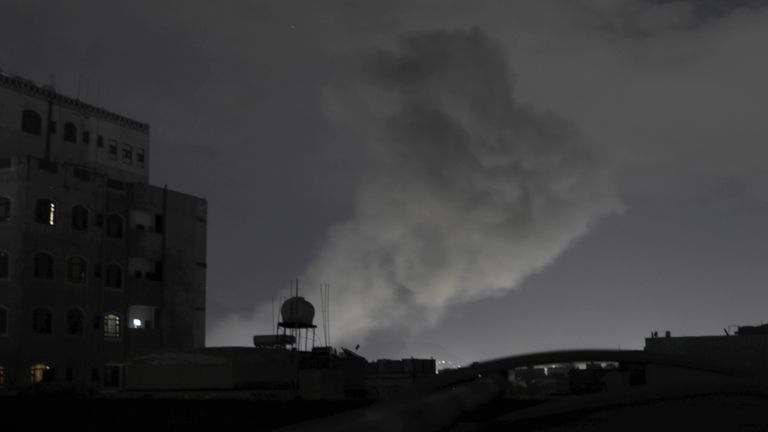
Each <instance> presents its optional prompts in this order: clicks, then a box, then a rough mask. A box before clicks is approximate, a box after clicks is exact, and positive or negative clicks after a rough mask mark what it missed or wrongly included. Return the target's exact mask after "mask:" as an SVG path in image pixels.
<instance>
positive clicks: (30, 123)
mask: <svg viewBox="0 0 768 432" xmlns="http://www.w3.org/2000/svg"><path fill="white" fill-rule="evenodd" d="M21 130H22V131H24V132H27V133H31V134H32V135H37V136H40V135H42V134H43V119H42V118H41V117H40V114H38V113H37V112H35V111H32V110H24V112H23V113H21Z"/></svg>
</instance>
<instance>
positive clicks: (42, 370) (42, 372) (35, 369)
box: [29, 363, 52, 384]
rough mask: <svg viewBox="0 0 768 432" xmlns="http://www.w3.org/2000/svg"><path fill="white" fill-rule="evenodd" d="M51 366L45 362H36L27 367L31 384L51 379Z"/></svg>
mask: <svg viewBox="0 0 768 432" xmlns="http://www.w3.org/2000/svg"><path fill="white" fill-rule="evenodd" d="M51 371H52V369H51V367H50V366H48V365H47V364H42V363H40V364H36V365H32V367H30V368H29V375H30V382H31V383H32V384H37V383H41V382H43V381H48V380H50V379H51Z"/></svg>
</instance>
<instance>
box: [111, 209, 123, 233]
mask: <svg viewBox="0 0 768 432" xmlns="http://www.w3.org/2000/svg"><path fill="white" fill-rule="evenodd" d="M107 237H111V238H123V218H122V217H120V215H116V214H111V215H109V216H107Z"/></svg>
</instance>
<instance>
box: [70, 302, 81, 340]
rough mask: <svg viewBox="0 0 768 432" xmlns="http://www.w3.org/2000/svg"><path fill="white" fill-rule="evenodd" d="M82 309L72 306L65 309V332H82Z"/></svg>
mask: <svg viewBox="0 0 768 432" xmlns="http://www.w3.org/2000/svg"><path fill="white" fill-rule="evenodd" d="M83 316H84V314H83V311H82V310H80V308H77V307H73V308H72V309H70V310H68V311H67V334H68V335H71V336H80V335H82V334H83Z"/></svg>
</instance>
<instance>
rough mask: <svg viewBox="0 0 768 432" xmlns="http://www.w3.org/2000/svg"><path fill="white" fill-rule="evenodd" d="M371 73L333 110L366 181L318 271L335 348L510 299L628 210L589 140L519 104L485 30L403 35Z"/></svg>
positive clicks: (332, 101)
mask: <svg viewBox="0 0 768 432" xmlns="http://www.w3.org/2000/svg"><path fill="white" fill-rule="evenodd" d="M362 63H363V66H362V67H361V68H360V73H359V74H358V76H357V78H356V79H354V80H351V81H350V82H348V83H347V84H345V85H344V86H339V87H335V88H332V89H330V90H329V91H328V102H327V112H328V114H329V116H330V117H331V119H332V120H333V122H334V123H335V124H336V125H337V126H338V127H339V128H341V129H344V130H345V134H346V138H347V141H348V142H350V143H352V145H353V146H354V148H350V149H349V151H352V152H356V153H357V154H359V159H360V163H361V165H362V166H361V169H362V172H363V173H364V175H362V176H361V180H360V183H359V188H358V191H357V199H356V206H355V213H354V218H353V219H352V220H349V221H347V222H344V223H342V224H339V225H337V226H335V227H333V228H332V229H331V230H330V233H329V237H328V240H327V242H326V244H325V245H324V246H323V248H322V249H321V252H320V254H319V256H318V257H317V259H316V260H315V261H314V262H313V263H312V264H311V266H310V267H309V269H308V271H307V272H306V278H307V280H309V281H316V282H329V283H331V285H332V287H333V288H332V295H333V299H332V307H333V311H332V314H333V321H332V333H333V334H334V335H336V336H337V339H340V340H341V341H345V340H359V338H362V337H364V336H365V335H366V334H367V333H369V332H370V331H372V330H375V329H391V328H396V329H398V330H403V329H406V328H419V327H421V326H424V325H429V324H431V323H434V322H435V320H436V319H438V318H439V317H440V315H441V313H442V312H443V311H444V310H445V308H447V307H449V306H451V305H452V304H456V303H459V302H465V301H469V300H473V299H480V298H484V297H489V296H497V295H503V294H505V293H507V292H509V291H510V290H513V289H514V288H515V287H516V286H517V285H518V284H519V283H520V281H521V280H523V279H524V278H525V277H526V276H529V275H531V274H532V273H534V272H536V271H538V270H540V269H542V268H543V267H545V266H547V265H548V264H549V263H551V262H552V261H553V260H554V259H555V258H556V257H557V256H558V255H559V254H560V253H561V252H563V251H564V250H565V249H566V248H567V247H568V245H569V243H570V242H572V241H573V240H574V239H575V238H577V237H578V236H580V235H582V234H584V233H585V232H586V231H587V230H588V228H589V226H590V223H592V222H593V221H595V219H597V218H599V217H600V216H602V215H605V214H606V213H608V212H611V211H614V210H617V209H618V207H619V204H618V201H617V199H616V198H615V194H614V191H613V190H612V188H611V186H610V184H611V182H610V181H609V178H608V173H607V171H606V170H605V169H604V167H603V166H601V163H600V161H599V160H598V159H597V158H596V157H595V155H594V154H593V153H592V152H591V151H590V147H589V145H588V144H587V143H586V142H585V140H584V139H583V138H582V137H581V136H580V135H579V133H578V131H577V130H575V129H574V127H572V126H571V125H570V124H569V123H568V122H567V121H566V120H564V119H562V118H560V117H558V116H557V115H555V114H552V113H549V112H538V111H536V110H534V109H533V108H532V107H529V106H524V105H521V104H519V103H516V101H515V99H514V93H513V86H512V83H511V82H510V76H511V72H510V70H509V69H508V67H507V65H506V62H505V59H504V56H503V54H502V50H501V49H500V48H499V47H498V46H497V45H496V44H495V43H494V42H493V41H491V40H490V39H489V38H488V37H487V36H486V35H485V34H483V33H482V32H481V31H479V30H472V31H452V32H448V31H433V32H420V33H414V34H409V35H405V36H402V37H401V38H400V39H399V40H398V43H397V44H396V47H395V48H393V49H381V50H378V51H376V52H374V53H371V54H369V55H368V56H366V58H365V59H364V61H363V62H362Z"/></svg>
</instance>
